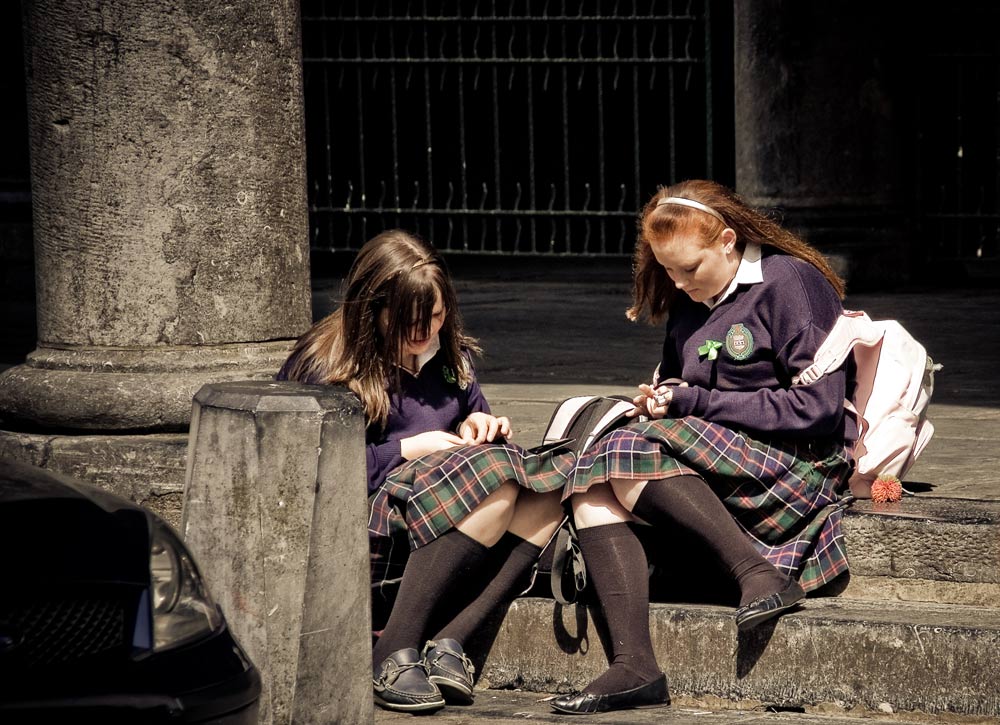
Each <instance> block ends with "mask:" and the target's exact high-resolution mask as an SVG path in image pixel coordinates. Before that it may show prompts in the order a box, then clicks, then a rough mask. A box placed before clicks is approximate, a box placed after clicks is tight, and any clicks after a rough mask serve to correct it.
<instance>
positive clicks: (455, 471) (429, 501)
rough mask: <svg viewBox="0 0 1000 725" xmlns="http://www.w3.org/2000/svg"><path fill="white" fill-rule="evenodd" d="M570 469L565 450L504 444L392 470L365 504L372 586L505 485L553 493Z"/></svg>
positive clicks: (440, 454) (571, 459)
mask: <svg viewBox="0 0 1000 725" xmlns="http://www.w3.org/2000/svg"><path fill="white" fill-rule="evenodd" d="M575 463H576V455H575V454H574V453H573V452H572V451H570V450H569V449H566V448H557V449H552V450H547V451H544V452H541V453H532V452H530V451H527V450H525V449H524V448H521V447H520V446H517V445H514V444H511V443H504V444H486V445H473V446H462V447H460V448H450V449H447V450H443V451H437V452H435V453H429V454H427V455H426V456H422V457H420V458H417V459H415V460H412V461H409V462H407V463H404V464H403V465H401V466H399V467H398V468H396V469H394V470H393V471H392V472H391V473H390V474H389V475H388V477H387V478H386V481H385V483H383V484H382V486H381V487H380V488H379V489H378V490H377V491H376V492H375V493H374V494H372V496H371V500H370V502H369V511H368V536H369V539H370V541H369V543H370V549H371V551H370V554H371V563H372V584H373V586H377V585H378V583H379V582H385V581H388V580H392V579H397V578H398V577H400V576H402V570H403V567H404V566H405V564H406V559H407V558H408V557H409V550H410V549H411V548H412V549H416V548H418V547H420V546H423V545H424V544H427V543H429V542H431V541H433V540H434V539H436V538H437V537H439V536H441V534H444V533H445V532H447V531H449V530H450V529H452V528H453V527H454V526H455V524H457V523H458V522H459V521H461V520H462V519H464V518H465V517H466V516H468V515H469V513H470V512H471V511H472V510H473V509H474V508H476V506H478V505H479V504H480V503H482V502H483V500H484V499H485V498H486V497H487V496H489V495H490V494H491V493H493V492H494V491H496V490H497V489H498V488H499V487H500V485H501V484H502V483H503V482H504V481H514V482H516V483H517V484H518V485H519V486H521V487H522V488H526V489H529V490H531V491H537V492H539V493H545V492H548V491H558V490H560V489H565V487H566V485H567V480H568V478H569V476H570V474H571V473H572V472H573V466H574V464H575Z"/></svg>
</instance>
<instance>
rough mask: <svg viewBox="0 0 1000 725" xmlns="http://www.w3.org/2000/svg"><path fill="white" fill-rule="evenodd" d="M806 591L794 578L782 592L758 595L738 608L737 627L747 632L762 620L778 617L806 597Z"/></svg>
mask: <svg viewBox="0 0 1000 725" xmlns="http://www.w3.org/2000/svg"><path fill="white" fill-rule="evenodd" d="M805 595H806V593H805V591H804V590H803V589H802V587H801V586H799V583H798V582H797V581H795V580H794V579H793V580H791V581H789V582H788V586H786V587H785V588H784V589H782V590H781V591H780V592H775V593H774V594H771V595H769V596H766V597H758V598H757V599H754V600H753V601H752V602H750V603H749V604H747V605H744V606H742V607H740V608H739V609H737V610H736V629H737V630H738V631H740V632H746V631H747V630H748V629H753V628H754V627H756V626H757V625H758V624H760V623H761V622H766V621H767V620H769V619H771V618H772V617H777V616H778V615H779V614H781V613H782V612H784V611H786V610H788V609H791V608H792V607H794V606H795V605H796V604H798V603H799V601H800V600H801V599H803V598H804V597H805Z"/></svg>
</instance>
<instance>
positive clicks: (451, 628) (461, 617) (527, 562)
mask: <svg viewBox="0 0 1000 725" xmlns="http://www.w3.org/2000/svg"><path fill="white" fill-rule="evenodd" d="M541 553H542V549H541V547H539V546H536V545H535V544H532V543H531V542H530V541H525V540H524V539H522V538H521V537H520V536H517V535H516V534H512V533H510V532H509V531H508V532H507V533H505V534H504V535H503V538H501V539H500V541H499V542H497V543H496V545H494V546H492V547H491V548H490V551H489V554H487V557H486V562H485V564H484V566H483V567H482V573H481V574H480V575H479V576H478V577H477V578H476V579H475V580H474V581H473V582H471V583H470V585H471V586H470V587H469V588H470V589H471V591H469V594H471V595H472V598H471V601H468V603H467V604H466V605H465V606H464V608H462V610H461V611H459V612H458V613H457V615H456V616H455V617H454V618H453V619H452V620H451V621H450V622H448V623H447V624H446V625H445V626H444V627H443V628H441V630H440V631H439V632H438V633H437V634H436V635H435V636H434V639H445V638H451V639H454V640H457V641H459V642H461V643H462V644H463V645H465V644H466V643H467V642H468V641H469V639H470V638H471V637H472V636H473V635H474V634H475V633H476V631H477V630H478V629H479V628H480V627H481V626H482V625H483V623H484V622H485V621H486V620H487V619H488V618H489V617H490V615H491V614H492V613H493V612H495V611H497V610H498V609H499V608H500V607H502V606H504V605H507V604H510V602H511V601H513V600H514V597H516V596H517V595H518V594H520V593H521V592H522V591H523V590H524V589H525V587H527V586H528V578H529V575H530V573H531V568H532V567H533V566H534V564H535V562H536V561H537V560H538V556H539V554H541Z"/></svg>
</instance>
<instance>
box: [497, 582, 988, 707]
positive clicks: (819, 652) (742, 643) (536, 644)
mask: <svg viewBox="0 0 1000 725" xmlns="http://www.w3.org/2000/svg"><path fill="white" fill-rule="evenodd" d="M650 626H651V631H652V637H653V645H654V649H655V651H656V655H657V660H658V662H659V664H660V666H661V667H662V668H663V669H664V671H665V672H666V673H667V675H668V677H669V678H670V681H671V689H672V690H673V691H674V692H677V693H678V694H682V695H685V696H691V697H699V696H718V697H721V698H725V699H728V700H732V701H740V700H751V701H759V702H764V703H773V704H776V705H780V706H783V707H800V706H805V705H809V706H816V705H819V704H822V703H829V704H832V705H835V706H836V707H838V708H841V709H845V708H854V707H860V708H864V709H869V710H877V709H878V708H879V707H880V705H882V704H883V703H886V704H888V705H889V706H890V707H891V708H892V709H893V711H895V712H902V713H908V712H918V713H930V714H934V713H957V714H964V715H969V716H975V717H984V718H996V717H1000V694H998V693H1000V660H998V659H997V657H996V652H997V651H998V650H997V648H998V647H1000V610H997V609H992V608H982V607H959V606H955V605H950V606H944V605H934V604H922V605H915V604H905V603H901V602H895V603H893V604H892V606H889V607H887V606H885V605H883V604H881V603H875V602H858V601H850V600H844V599H811V600H807V602H806V605H805V607H804V608H803V609H801V610H799V611H797V612H793V613H790V614H787V615H785V616H784V617H782V618H780V619H779V620H777V621H776V622H774V623H767V624H765V625H762V626H761V627H759V628H758V629H756V630H754V631H752V632H750V633H748V634H746V635H742V636H738V635H737V632H736V626H735V623H734V620H733V610H732V609H730V608H726V607H718V606H707V605H680V604H676V605H675V604H654V605H652V606H651V608H650ZM554 630H555V632H554ZM692 663H697V664H696V665H694V664H692ZM606 666H607V664H606V660H605V658H604V654H603V651H602V648H601V645H600V643H599V638H598V636H597V634H596V628H595V626H594V623H593V621H592V620H591V618H590V616H589V614H588V613H587V612H586V611H584V610H583V609H582V608H577V607H569V608H561V607H559V606H558V605H556V604H555V603H554V602H552V601H549V600H543V599H520V600H518V601H517V602H515V604H514V605H513V607H512V608H511V610H510V612H509V614H508V616H507V619H506V620H505V622H504V624H503V626H502V628H501V631H500V635H499V637H498V639H497V642H496V645H495V646H494V648H493V651H492V652H491V654H490V658H489V663H488V666H487V668H486V671H485V672H484V677H485V678H486V679H487V680H488V681H489V684H490V686H491V687H518V688H521V689H524V690H533V691H538V692H553V691H556V692H558V691H567V690H570V689H574V688H580V687H582V686H583V685H585V684H586V683H587V682H589V681H590V680H591V679H592V678H593V677H595V676H597V675H598V674H600V673H601V672H602V671H603V670H604V668H605V667H606Z"/></svg>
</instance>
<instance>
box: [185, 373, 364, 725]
mask: <svg viewBox="0 0 1000 725" xmlns="http://www.w3.org/2000/svg"><path fill="white" fill-rule="evenodd" d="M364 434H365V428H364V416H363V413H362V409H361V406H360V404H359V402H358V400H357V398H355V396H354V395H353V394H352V393H350V392H349V391H348V390H347V389H346V388H340V387H331V386H321V385H301V384H299V383H289V382H265V381H260V382H256V381H242V382H226V383H212V384H208V385H205V386H204V387H202V388H201V390H200V391H199V392H198V394H197V395H196V396H195V398H194V409H193V412H192V416H191V430H190V440H189V448H188V464H187V479H186V484H185V490H184V512H183V523H182V531H183V535H184V539H185V541H186V542H187V543H188V544H189V545H190V546H191V548H192V550H193V551H194V554H195V556H196V557H197V559H198V563H199V565H200V568H201V570H202V573H203V574H204V575H205V579H206V581H207V582H208V585H209V587H210V589H211V592H212V594H213V595H214V596H215V598H216V601H218V602H219V603H220V604H221V605H222V608H223V611H224V612H225V614H226V617H227V619H228V622H229V626H230V627H231V628H232V630H233V632H234V633H235V634H236V636H237V637H238V639H239V640H240V642H241V643H242V644H243V646H244V647H245V648H246V650H247V652H248V653H249V654H250V657H251V658H252V659H253V661H254V663H255V664H256V665H257V667H258V669H259V670H260V672H261V677H262V679H263V682H264V689H263V693H262V696H261V703H260V722H261V723H268V724H270V723H280V724H282V725H284V724H285V723H321V722H322V723H330V722H337V723H372V722H373V721H374V713H373V706H372V694H371V693H372V691H371V662H370V657H369V656H368V655H369V652H370V651H371V612H370V598H371V590H370V585H369V573H368V572H369V569H368V536H367V505H366V501H367V496H366V485H365V481H366V478H365V456H364Z"/></svg>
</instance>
